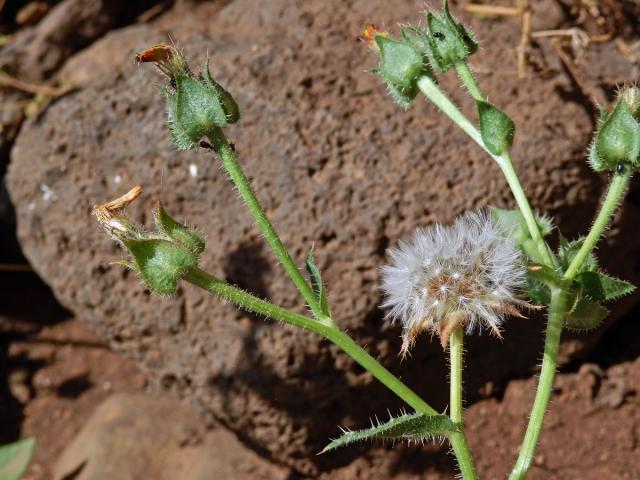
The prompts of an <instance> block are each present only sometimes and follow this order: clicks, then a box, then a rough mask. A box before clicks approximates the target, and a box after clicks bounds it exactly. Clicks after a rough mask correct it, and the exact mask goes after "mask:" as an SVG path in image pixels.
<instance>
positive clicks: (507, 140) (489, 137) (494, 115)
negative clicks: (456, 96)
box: [476, 100, 516, 155]
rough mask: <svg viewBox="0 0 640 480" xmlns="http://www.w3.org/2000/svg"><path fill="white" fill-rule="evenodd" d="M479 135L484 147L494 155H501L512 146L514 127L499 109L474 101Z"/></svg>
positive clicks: (480, 101)
mask: <svg viewBox="0 0 640 480" xmlns="http://www.w3.org/2000/svg"><path fill="white" fill-rule="evenodd" d="M476 106H477V107H478V120H479V122H480V135H481V136H482V141H483V142H484V145H485V147H487V150H489V151H490V152H491V153H493V154H494V155H502V154H503V153H504V152H507V151H509V149H510V148H511V145H513V136H514V134H515V131H516V127H515V125H514V124H513V121H512V120H511V119H510V118H509V117H508V116H507V114H506V113H504V112H503V111H502V110H500V109H499V108H497V107H495V106H493V105H491V104H490V103H487V102H483V101H482V100H477V101H476Z"/></svg>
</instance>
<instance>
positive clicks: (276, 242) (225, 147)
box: [208, 129, 332, 324]
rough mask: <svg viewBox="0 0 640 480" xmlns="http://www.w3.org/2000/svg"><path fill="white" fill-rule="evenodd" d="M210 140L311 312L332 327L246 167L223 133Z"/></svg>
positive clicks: (217, 130)
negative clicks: (264, 205)
mask: <svg viewBox="0 0 640 480" xmlns="http://www.w3.org/2000/svg"><path fill="white" fill-rule="evenodd" d="M208 138H209V140H210V141H211V143H212V145H213V148H214V150H215V151H216V153H217V154H218V155H219V156H220V159H221V161H222V165H223V166H224V168H225V170H226V171H227V173H228V174H229V177H231V181H232V182H233V183H234V185H235V186H236V188H237V189H238V193H240V197H242V200H243V201H244V203H245V204H246V205H247V207H248V208H249V211H250V212H251V215H252V216H253V218H254V219H255V221H256V224H257V225H258V228H260V231H261V232H262V234H263V235H264V238H265V239H266V241H267V243H269V246H271V248H272V250H273V251H274V253H275V254H276V256H277V257H278V259H279V260H280V262H281V263H282V265H283V266H284V269H285V270H286V272H287V273H288V274H289V277H291V280H292V281H293V283H294V284H295V286H296V287H297V289H298V291H299V292H300V293H301V294H302V296H303V297H304V299H305V301H306V302H307V304H308V305H309V308H311V311H312V312H313V313H314V315H315V316H316V317H317V318H318V319H319V320H320V321H321V322H324V323H327V324H330V323H332V321H331V319H330V318H328V317H327V316H326V315H325V314H324V313H323V312H322V307H321V306H320V302H319V301H318V299H317V298H316V296H315V294H314V293H313V290H312V289H311V287H310V286H309V284H308V283H307V281H306V280H305V279H304V277H303V276H302V274H301V273H300V270H298V267H297V266H296V264H295V262H294V261H293V259H292V258H291V255H289V252H288V251H287V249H286V247H285V246H284V245H283V243H282V241H281V240H280V237H279V236H278V234H277V233H276V231H275V229H274V228H273V225H271V222H270V221H269V219H268V218H267V215H266V213H265V211H264V209H263V208H262V205H260V202H259V201H258V199H257V198H256V195H255V193H254V191H253V188H251V183H250V182H249V179H248V178H247V176H246V175H245V174H244V172H243V171H242V167H241V166H240V164H239V163H238V160H237V159H236V156H235V153H234V151H233V149H232V148H231V146H230V145H229V142H228V140H227V138H226V137H225V135H224V133H223V132H222V130H220V129H216V130H215V131H214V132H212V133H211V134H210V135H208Z"/></svg>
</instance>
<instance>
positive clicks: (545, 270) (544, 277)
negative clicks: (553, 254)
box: [527, 265, 562, 286]
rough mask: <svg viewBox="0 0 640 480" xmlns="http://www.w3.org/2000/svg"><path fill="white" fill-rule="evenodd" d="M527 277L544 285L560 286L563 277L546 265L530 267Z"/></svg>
mask: <svg viewBox="0 0 640 480" xmlns="http://www.w3.org/2000/svg"><path fill="white" fill-rule="evenodd" d="M527 275H528V276H529V278H532V279H534V280H536V281H538V282H540V283H542V284H544V285H550V286H551V285H555V286H559V285H560V284H561V283H562V276H561V275H559V274H558V272H556V271H555V270H554V269H553V268H551V267H547V266H546V265H530V266H529V267H528V268H527Z"/></svg>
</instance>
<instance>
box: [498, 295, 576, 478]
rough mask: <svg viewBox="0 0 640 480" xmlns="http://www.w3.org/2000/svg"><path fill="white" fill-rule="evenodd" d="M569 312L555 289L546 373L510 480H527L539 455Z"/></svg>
mask: <svg viewBox="0 0 640 480" xmlns="http://www.w3.org/2000/svg"><path fill="white" fill-rule="evenodd" d="M566 312H567V295H566V293H565V292H564V291H563V290H561V289H553V290H552V291H551V304H550V305H549V320H548V322H547V333H546V335H545V340H544V357H543V360H542V370H541V371H540V379H539V380H538V388H537V390H536V397H535V400H534V402H533V407H532V409H531V416H530V417H529V424H528V425H527V431H526V433H525V435H524V439H523V441H522V446H521V447H520V453H519V454H518V460H517V461H516V464H515V466H514V467H513V471H512V472H511V475H510V476H509V480H522V479H524V478H525V476H526V474H527V472H528V471H529V468H530V467H531V462H532V460H533V454H534V453H535V449H536V446H537V445H538V439H539V438H540V432H541V430H542V424H543V422H544V416H545V413H546V412H547V407H548V405H549V399H550V398H551V391H552V389H553V381H554V379H555V375H556V366H557V359H558V349H559V347H560V337H561V335H562V327H563V322H564V317H565V315H566Z"/></svg>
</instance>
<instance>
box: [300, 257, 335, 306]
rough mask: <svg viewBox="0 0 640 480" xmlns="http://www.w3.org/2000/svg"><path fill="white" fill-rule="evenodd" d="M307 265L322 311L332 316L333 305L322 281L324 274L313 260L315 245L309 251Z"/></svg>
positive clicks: (312, 286)
mask: <svg viewBox="0 0 640 480" xmlns="http://www.w3.org/2000/svg"><path fill="white" fill-rule="evenodd" d="M306 267H307V272H309V277H310V278H311V288H312V289H313V293H314V294H315V296H316V298H317V299H318V302H319V303H320V308H321V309H322V313H324V314H325V315H326V316H327V317H329V318H331V307H329V300H328V299H327V292H326V289H325V288H324V284H323V283H322V276H321V275H320V270H319V269H318V267H316V264H315V262H314V261H313V247H311V248H310V249H309V252H308V253H307V262H306Z"/></svg>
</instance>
